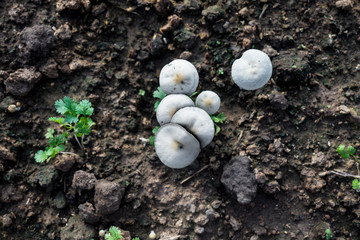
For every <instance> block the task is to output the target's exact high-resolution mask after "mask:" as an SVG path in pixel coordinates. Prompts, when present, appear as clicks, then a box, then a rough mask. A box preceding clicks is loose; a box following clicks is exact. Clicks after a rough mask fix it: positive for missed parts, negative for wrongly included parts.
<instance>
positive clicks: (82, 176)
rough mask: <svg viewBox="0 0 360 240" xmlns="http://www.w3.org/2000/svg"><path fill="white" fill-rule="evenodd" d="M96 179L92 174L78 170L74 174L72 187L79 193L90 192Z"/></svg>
mask: <svg viewBox="0 0 360 240" xmlns="http://www.w3.org/2000/svg"><path fill="white" fill-rule="evenodd" d="M96 181H97V180H96V177H95V175H94V174H93V173H88V172H85V171H83V170H78V171H76V172H75V173H74V177H73V180H72V185H71V186H72V187H73V188H74V189H76V190H77V191H78V193H81V192H82V191H83V190H92V189H94V187H95V184H96Z"/></svg>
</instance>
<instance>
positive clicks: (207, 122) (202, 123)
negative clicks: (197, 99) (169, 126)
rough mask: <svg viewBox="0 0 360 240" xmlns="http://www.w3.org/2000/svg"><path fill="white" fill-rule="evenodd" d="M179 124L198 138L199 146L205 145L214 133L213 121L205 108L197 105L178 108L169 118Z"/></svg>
mask: <svg viewBox="0 0 360 240" xmlns="http://www.w3.org/2000/svg"><path fill="white" fill-rule="evenodd" d="M171 122H172V123H177V124H180V125H181V126H183V127H185V128H186V129H187V130H188V131H189V132H191V133H192V134H194V136H195V137H196V138H197V139H198V140H199V142H200V146H201V148H204V147H205V146H207V145H208V144H209V143H210V142H211V141H212V139H213V138H214V134H215V127H214V122H213V120H212V119H211V118H210V116H209V114H207V112H205V110H203V109H201V108H198V107H185V108H182V109H180V110H178V111H177V112H176V113H175V114H174V116H173V117H172V119H171Z"/></svg>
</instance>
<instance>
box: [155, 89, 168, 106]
mask: <svg viewBox="0 0 360 240" xmlns="http://www.w3.org/2000/svg"><path fill="white" fill-rule="evenodd" d="M153 97H154V98H158V99H159V100H157V101H156V102H155V104H154V109H155V112H156V110H157V107H158V106H159V104H160V102H161V100H163V99H164V97H166V93H164V91H163V90H162V89H161V87H158V88H157V90H156V91H154V92H153Z"/></svg>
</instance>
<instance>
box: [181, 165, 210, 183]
mask: <svg viewBox="0 0 360 240" xmlns="http://www.w3.org/2000/svg"><path fill="white" fill-rule="evenodd" d="M208 167H209V165H205V166H203V167H202V168H201V169H200V170H198V171H197V172H196V173H194V174H193V175H191V176H190V177H188V178H185V179H184V180H182V181H181V182H180V184H184V183H185V182H187V181H188V180H190V179H191V178H193V177H194V176H196V175H197V174H199V173H201V172H202V171H204V170H205V169H207V168H208Z"/></svg>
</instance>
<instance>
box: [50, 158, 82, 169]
mask: <svg viewBox="0 0 360 240" xmlns="http://www.w3.org/2000/svg"><path fill="white" fill-rule="evenodd" d="M78 158H80V156H78V155H73V154H59V155H57V156H56V158H55V163H54V167H55V169H57V170H60V171H62V172H67V171H69V170H70V169H71V168H72V167H73V166H74V164H75V163H76V162H77V159H78Z"/></svg>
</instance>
